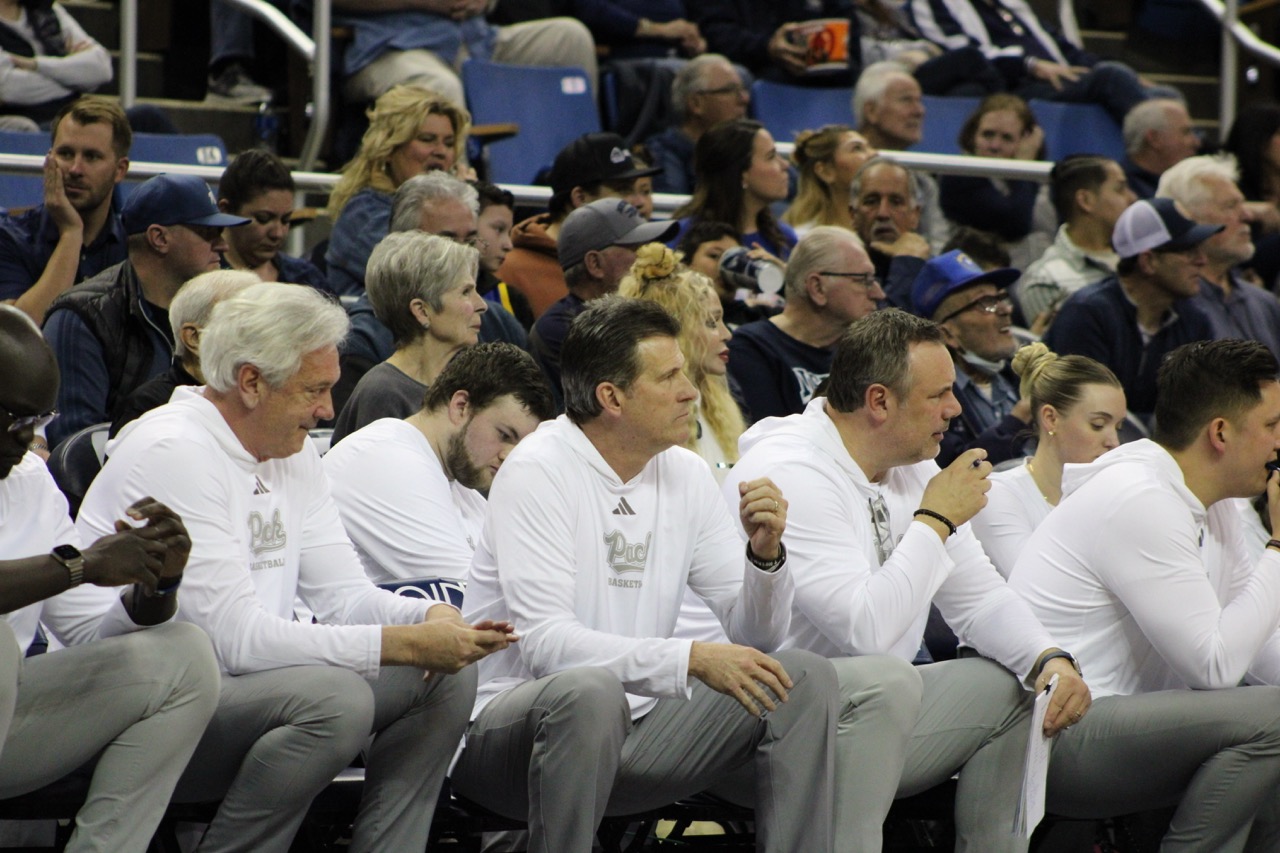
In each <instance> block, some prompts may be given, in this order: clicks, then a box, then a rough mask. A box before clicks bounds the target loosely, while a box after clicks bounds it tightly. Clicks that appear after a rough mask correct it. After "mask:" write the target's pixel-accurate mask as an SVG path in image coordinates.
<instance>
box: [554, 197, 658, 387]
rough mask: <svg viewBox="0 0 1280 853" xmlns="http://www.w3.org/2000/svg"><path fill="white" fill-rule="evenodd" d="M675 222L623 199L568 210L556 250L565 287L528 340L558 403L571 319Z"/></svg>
mask: <svg viewBox="0 0 1280 853" xmlns="http://www.w3.org/2000/svg"><path fill="white" fill-rule="evenodd" d="M675 230H676V223H674V222H645V221H644V220H643V219H641V218H640V213H639V211H637V210H636V209H635V207H633V206H632V205H630V204H628V203H627V202H625V201H622V200H620V199H613V198H602V199H598V200H596V201H593V202H591V203H590V204H587V205H584V206H582V207H580V208H578V209H577V210H575V211H574V212H573V213H571V214H569V216H568V218H566V219H565V221H564V227H562V228H561V229H560V238H559V242H558V247H557V256H558V257H559V260H560V263H561V265H562V266H563V268H564V279H565V281H566V282H568V284H569V293H568V295H567V296H565V297H564V298H563V299H561V300H560V301H559V302H556V303H555V304H554V305H552V306H551V308H549V309H548V310H547V312H546V313H545V314H543V315H542V316H541V317H539V318H538V322H536V323H534V324H533V331H532V332H531V333H530V334H529V345H530V347H531V349H532V350H533V355H534V357H535V358H537V360H538V365H539V366H540V367H541V368H542V371H543V372H544V373H545V374H546V375H547V379H548V380H550V382H551V390H552V392H553V393H554V394H555V397H556V405H557V407H559V406H560V403H561V402H562V400H563V397H562V396H561V388H560V348H561V346H562V345H563V344H564V339H565V335H567V334H568V333H569V324H570V323H572V322H573V318H574V317H577V316H578V315H579V314H581V313H582V312H583V310H584V309H585V308H586V307H587V303H588V302H590V301H591V300H593V299H599V298H600V297H601V296H605V295H607V294H610V293H613V292H614V291H616V290H617V289H618V284H619V282H621V281H622V277H623V276H625V275H626V274H627V271H628V270H630V269H631V265H632V264H633V263H635V260H636V249H638V248H639V247H641V246H643V245H644V244H645V243H652V242H654V241H662V240H669V239H670V238H671V235H672V234H674V233H675Z"/></svg>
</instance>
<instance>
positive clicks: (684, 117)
mask: <svg viewBox="0 0 1280 853" xmlns="http://www.w3.org/2000/svg"><path fill="white" fill-rule="evenodd" d="M750 102H751V91H750V90H749V89H748V88H747V87H746V86H745V85H744V84H743V82H742V76H741V75H740V74H738V70H737V69H736V68H734V67H733V65H732V64H731V63H730V62H729V60H727V59H725V58H724V57H723V56H721V55H720V54H718V53H705V54H703V55H702V56H699V57H697V58H696V59H692V60H690V61H689V62H687V63H685V65H684V67H683V68H681V69H680V70H679V71H678V72H676V76H675V78H674V79H673V80H672V81H671V112H672V115H673V117H674V119H675V123H674V124H672V126H671V127H668V128H667V129H666V130H664V131H662V132H661V133H659V134H657V135H655V136H651V137H649V138H648V139H646V140H645V142H644V147H645V148H646V149H647V150H648V152H649V154H650V155H651V157H652V159H653V164H654V165H655V166H658V167H660V168H661V169H662V171H661V172H659V173H658V174H656V175H654V178H653V188H654V189H655V190H657V191H658V192H660V193H679V194H681V195H688V194H690V193H692V192H693V188H694V186H695V185H696V184H697V178H696V175H695V174H694V170H693V150H694V145H696V144H697V142H698V140H699V139H700V138H701V137H702V134H704V133H706V132H707V131H708V130H710V129H711V128H713V127H715V126H716V125H717V124H719V123H720V122H722V121H732V120H734V119H740V118H746V117H747V104H749V103H750Z"/></svg>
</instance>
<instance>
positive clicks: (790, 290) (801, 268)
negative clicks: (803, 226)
mask: <svg viewBox="0 0 1280 853" xmlns="http://www.w3.org/2000/svg"><path fill="white" fill-rule="evenodd" d="M849 243H853V244H854V245H855V246H857V247H858V248H859V249H863V245H862V240H861V238H859V237H858V235H857V234H855V233H853V232H852V231H850V230H849V229H848V228H841V227H839V226H836V225H819V226H818V227H817V228H814V229H813V230H812V231H810V232H809V233H808V234H806V235H804V238H803V239H802V240H801V241H800V242H799V243H797V244H796V247H795V248H794V249H792V250H791V257H790V258H789V259H788V260H787V271H786V274H785V275H784V276H783V278H782V287H783V293H784V294H786V297H787V299H799V298H801V297H805V298H807V297H806V296H805V290H804V281H805V279H806V278H808V277H809V274H810V273H812V272H814V271H815V270H816V271H821V270H829V269H831V268H832V267H834V266H837V265H838V264H839V263H840V249H841V247H843V246H845V245H848V244H849ZM863 250H864V251H865V249H863Z"/></svg>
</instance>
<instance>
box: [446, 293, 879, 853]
mask: <svg viewBox="0 0 1280 853" xmlns="http://www.w3.org/2000/svg"><path fill="white" fill-rule="evenodd" d="M678 333H679V328H678V326H677V324H676V322H675V320H674V319H672V317H671V316H670V315H669V314H667V312H666V311H664V310H663V309H662V308H661V307H660V306H657V305H654V304H653V303H650V302H647V301H644V300H638V299H624V298H622V297H617V296H611V297H606V298H604V299H601V300H598V301H597V302H596V303H595V304H593V305H591V306H589V307H588V308H587V310H586V311H585V312H583V314H582V315H580V316H579V318H578V319H577V320H576V321H575V322H574V324H573V328H572V329H571V331H570V333H569V336H568V338H567V339H566V341H565V346H564V379H565V389H566V403H567V405H568V412H569V414H568V415H567V416H566V417H562V418H557V419H556V420H555V421H552V422H551V423H548V424H544V425H543V426H541V427H540V428H539V429H538V430H537V431H536V432H535V433H534V434H533V435H531V436H529V437H528V438H527V439H525V440H524V441H522V442H521V443H520V446H518V447H517V448H516V449H515V450H514V451H512V453H511V455H510V456H509V457H508V458H507V461H506V462H505V463H504V464H503V470H502V472H501V475H500V476H499V477H498V478H497V480H496V481H495V483H494V487H493V489H492V491H491V492H490V494H489V500H490V517H491V518H500V519H502V523H501V524H489V525H486V527H485V530H484V533H483V534H482V535H481V540H480V546H479V547H478V548H477V549H476V557H475V561H474V562H473V563H472V566H471V576H470V579H469V580H468V583H467V610H468V614H469V615H471V614H474V615H475V616H476V617H477V618H481V619H488V618H493V619H498V620H502V619H506V618H507V617H505V616H499V615H498V614H504V613H508V612H511V613H520V614H522V617H521V618H522V622H523V624H524V625H526V626H527V628H526V629H525V631H524V638H523V639H522V640H521V642H522V643H524V642H525V641H527V640H532V643H531V644H530V645H528V646H527V651H526V649H525V648H524V647H522V651H521V653H516V652H515V650H514V649H510V650H508V651H507V652H506V653H499V654H498V655H496V656H495V657H493V658H492V659H491V660H490V661H489V662H488V664H487V665H486V666H485V668H484V670H483V672H482V680H483V688H482V691H481V692H480V693H479V695H478V701H477V706H476V713H475V719H474V721H473V722H472V724H471V727H470V728H469V729H468V731H467V741H466V746H465V748H464V750H463V752H462V754H461V755H460V756H459V759H458V762H457V764H456V765H455V767H454V769H453V772H452V774H451V777H450V778H451V781H452V784H453V786H454V790H456V791H458V792H459V793H460V794H462V795H463V796H465V797H467V798H468V799H471V800H474V801H477V802H479V803H480V804H481V805H483V806H485V807H486V808H489V809H492V810H496V811H498V812H499V813H501V814H505V815H508V816H511V817H520V818H527V820H528V826H529V833H530V836H531V844H530V848H529V849H530V850H538V851H561V850H564V851H569V850H574V851H585V850H588V849H590V847H591V844H592V838H593V837H594V835H595V830H596V827H597V826H598V825H599V823H600V820H601V819H602V818H603V817H604V814H605V809H606V807H608V808H609V809H610V810H611V811H617V812H618V813H635V812H639V811H644V810H646V809H649V808H652V807H656V806H658V805H660V804H663V803H669V802H671V801H673V800H675V799H679V798H681V797H685V796H688V795H690V794H692V793H694V792H696V791H700V790H702V789H704V788H706V787H707V786H708V785H709V784H715V783H720V784H719V785H718V786H717V790H719V791H720V793H722V794H723V795H725V796H728V797H729V798H730V799H731V800H733V801H735V802H740V803H742V802H744V801H745V802H746V803H748V804H749V803H751V802H754V804H755V806H756V821H757V823H756V826H757V832H758V833H759V837H760V838H761V839H762V841H761V849H762V850H768V851H775V853H781V851H797V850H827V849H831V847H832V840H831V835H830V816H831V811H830V809H831V802H832V801H831V790H830V767H831V765H830V759H831V746H832V737H833V735H834V731H835V725H836V718H837V716H839V713H840V712H839V709H837V707H836V705H835V702H834V692H835V679H834V676H833V674H832V671H831V669H830V666H829V664H827V663H826V662H824V661H820V660H815V658H814V656H812V655H809V654H808V653H805V652H785V651H784V652H779V653H777V654H776V655H775V656H773V657H770V656H768V655H766V654H765V653H764V652H763V651H760V649H773V648H775V646H776V645H777V642H778V640H779V639H780V638H781V636H782V634H783V631H784V626H785V623H786V609H787V608H789V607H790V601H789V599H790V595H789V592H790V583H789V580H790V578H789V569H788V567H787V565H786V557H785V553H784V551H783V549H782V545H781V536H782V533H783V524H784V516H785V504H784V503H783V501H782V499H781V495H780V494H779V493H778V491H777V490H776V489H775V488H773V485H772V483H770V482H769V481H768V480H765V479H761V480H756V481H754V482H751V483H748V484H747V485H746V487H745V488H743V490H742V496H741V499H740V502H739V504H738V513H739V514H740V515H741V516H742V522H743V524H744V526H745V527H746V529H747V532H748V545H747V547H746V549H745V554H744V548H743V545H742V542H741V540H740V539H739V538H738V536H737V534H736V532H735V530H734V524H733V520H732V518H731V516H730V515H729V514H728V513H727V512H726V511H725V509H724V505H723V503H721V502H720V500H719V496H718V495H717V494H716V487H715V481H714V480H713V479H712V477H711V475H710V473H709V472H708V471H707V468H706V465H705V463H703V462H702V461H701V460H700V459H697V458H696V457H694V456H693V455H692V454H690V453H688V452H687V451H685V450H683V449H679V448H677V447H676V446H677V445H681V444H684V443H685V441H686V440H687V439H688V434H689V430H690V429H691V423H690V420H689V406H690V404H691V403H692V402H693V400H694V399H695V397H696V396H697V392H696V391H695V389H694V387H693V384H692V383H691V382H689V380H688V379H687V378H685V376H684V375H683V373H682V372H681V360H682V358H681V353H680V349H679V346H678V344H677V342H676V336H677V334H678ZM667 506H671V507H675V506H679V507H681V510H680V511H679V512H677V513H674V514H672V513H667V512H664V511H663V510H662V508H663V507H667ZM591 567H599V568H596V569H593V568H591ZM770 573H772V574H770ZM640 584H643V593H644V595H643V596H639V595H638V593H639V592H641V591H642V590H641V588H640V586H639V585H640ZM685 588H690V589H692V590H694V592H695V593H696V594H697V595H698V596H699V598H701V599H703V600H704V601H705V602H706V603H707V605H708V606H710V607H711V608H712V610H713V611H714V612H715V613H716V614H717V616H719V617H720V620H721V621H722V623H723V624H724V627H725V630H726V631H727V633H728V635H729V637H730V638H731V640H733V641H735V642H739V643H744V644H750V646H748V645H730V644H727V643H702V642H693V641H690V640H681V639H676V638H674V637H673V636H672V627H673V626H674V624H675V621H676V615H677V611H678V609H679V606H680V601H681V595H682V590H684V589H685ZM751 646H754V648H752V647H751ZM783 698H785V699H786V700H787V701H785V702H782V701H779V700H781V699H783ZM535 706H536V707H537V708H542V709H546V710H545V711H537V712H535V711H533V710H532V709H533V708H534V707H535ZM739 706H740V707H739ZM743 709H745V711H746V713H744V712H743ZM766 710H767V711H768V713H767V715H764V717H763V718H761V717H760V715H761V714H762V713H763V712H764V711H766ZM859 716H860V718H861V714H859ZM695 745H696V747H695ZM781 755H786V756H787V759H786V761H785V762H783V763H779V762H778V761H777V760H776V757H778V756H781ZM583 756H590V761H588V762H584V761H582V757H583ZM770 756H773V757H774V760H771V759H770ZM783 764H785V765H786V767H787V768H798V767H803V768H805V772H803V773H795V772H792V770H791V769H788V770H783V769H782V767H783ZM734 771H741V775H736V774H734ZM783 775H785V776H786V779H785V781H784V780H783V778H782V777H783ZM739 780H741V781H739ZM722 789H723V790H722ZM755 791H760V792H768V794H767V795H766V794H763V793H762V795H760V796H759V797H756V796H754V793H755ZM765 839H767V841H766V840H765Z"/></svg>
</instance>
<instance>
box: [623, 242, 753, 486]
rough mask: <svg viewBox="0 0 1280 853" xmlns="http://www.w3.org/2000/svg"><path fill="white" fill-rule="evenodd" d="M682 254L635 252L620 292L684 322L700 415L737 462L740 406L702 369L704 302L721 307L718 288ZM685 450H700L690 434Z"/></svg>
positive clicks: (682, 339) (683, 347)
mask: <svg viewBox="0 0 1280 853" xmlns="http://www.w3.org/2000/svg"><path fill="white" fill-rule="evenodd" d="M680 260H681V255H680V254H679V253H678V252H673V251H672V250H671V249H668V248H667V247H666V246H664V245H662V244H661V243H649V244H647V245H644V246H641V247H640V250H639V251H638V252H636V261H635V263H634V264H632V265H631V272H630V273H628V274H627V276H626V277H625V278H623V279H622V282H621V284H619V285H618V293H619V294H620V295H622V296H630V297H634V298H636V299H645V300H648V301H649V302H655V303H657V304H658V305H660V306H662V307H663V308H664V309H665V310H666V312H667V313H668V314H670V315H671V316H672V317H674V318H675V319H676V321H677V322H679V323H680V334H679V335H678V336H677V337H676V340H677V342H678V343H679V345H680V352H681V353H683V355H684V372H685V375H687V376H688V377H689V381H690V382H692V383H693V384H694V387H695V388H697V389H698V402H697V404H696V405H697V408H696V411H695V412H694V414H695V416H698V417H700V418H701V419H702V420H703V421H705V422H706V425H707V427H708V428H709V429H710V430H711V434H712V436H714V437H715V440H716V444H718V445H719V446H720V450H721V451H722V452H723V453H724V455H725V459H726V460H728V461H729V462H736V461H737V460H738V436H740V435H742V433H743V431H744V430H745V429H746V428H747V425H746V422H745V421H744V420H743V419H742V411H741V410H740V409H739V408H738V403H737V401H735V400H734V399H733V395H732V394H730V393H729V383H728V380H726V379H725V377H723V376H715V375H712V374H709V373H707V372H706V371H704V370H703V367H702V366H703V364H704V363H705V360H706V357H707V346H706V343H705V336H704V335H702V334H701V333H700V327H701V326H702V324H704V323H706V322H707V307H706V304H705V300H706V299H708V298H710V299H712V300H715V301H716V303H717V304H718V303H719V299H720V297H719V296H717V295H716V291H715V286H714V285H713V284H712V283H711V279H709V278H707V277H706V276H705V275H703V274H702V273H699V272H695V271H694V270H691V269H689V268H688V267H686V266H683V265H682V264H681V263H680ZM686 446H687V447H688V448H689V449H690V450H692V451H694V452H695V453H696V452H697V451H698V437H697V434H696V432H693V431H691V432H690V434H689V441H688V443H687V444H686Z"/></svg>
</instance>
